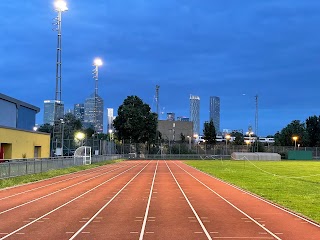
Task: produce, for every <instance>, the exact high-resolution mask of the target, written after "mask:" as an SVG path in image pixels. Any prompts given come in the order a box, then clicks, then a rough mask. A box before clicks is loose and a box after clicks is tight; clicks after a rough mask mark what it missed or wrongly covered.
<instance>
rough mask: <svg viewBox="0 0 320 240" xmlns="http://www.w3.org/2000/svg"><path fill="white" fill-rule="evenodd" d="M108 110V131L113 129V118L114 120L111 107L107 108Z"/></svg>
mask: <svg viewBox="0 0 320 240" xmlns="http://www.w3.org/2000/svg"><path fill="white" fill-rule="evenodd" d="M107 111H108V132H109V131H110V130H113V120H114V116H113V108H107Z"/></svg>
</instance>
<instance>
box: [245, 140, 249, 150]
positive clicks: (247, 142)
mask: <svg viewBox="0 0 320 240" xmlns="http://www.w3.org/2000/svg"><path fill="white" fill-rule="evenodd" d="M245 142H246V144H247V151H248V152H249V144H250V140H246V141H245Z"/></svg>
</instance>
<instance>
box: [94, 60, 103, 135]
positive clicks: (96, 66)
mask: <svg viewBox="0 0 320 240" xmlns="http://www.w3.org/2000/svg"><path fill="white" fill-rule="evenodd" d="M102 64H103V63H102V60H101V59H100V58H96V59H95V60H94V61H93V66H94V69H93V71H92V73H93V79H94V80H95V88H94V130H95V131H97V127H98V124H97V113H98V101H97V99H98V80H99V67H101V66H102Z"/></svg>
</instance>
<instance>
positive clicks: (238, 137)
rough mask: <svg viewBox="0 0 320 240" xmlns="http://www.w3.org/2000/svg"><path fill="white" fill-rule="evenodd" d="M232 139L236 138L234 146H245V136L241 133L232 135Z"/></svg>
mask: <svg viewBox="0 0 320 240" xmlns="http://www.w3.org/2000/svg"><path fill="white" fill-rule="evenodd" d="M231 136H232V137H235V139H234V141H233V144H235V145H243V144H244V137H243V134H242V133H240V132H234V133H232V134H231Z"/></svg>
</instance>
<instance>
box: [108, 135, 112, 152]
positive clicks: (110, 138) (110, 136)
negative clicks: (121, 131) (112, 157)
mask: <svg viewBox="0 0 320 240" xmlns="http://www.w3.org/2000/svg"><path fill="white" fill-rule="evenodd" d="M111 140H112V129H109V144H108V145H109V154H112V152H111Z"/></svg>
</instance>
